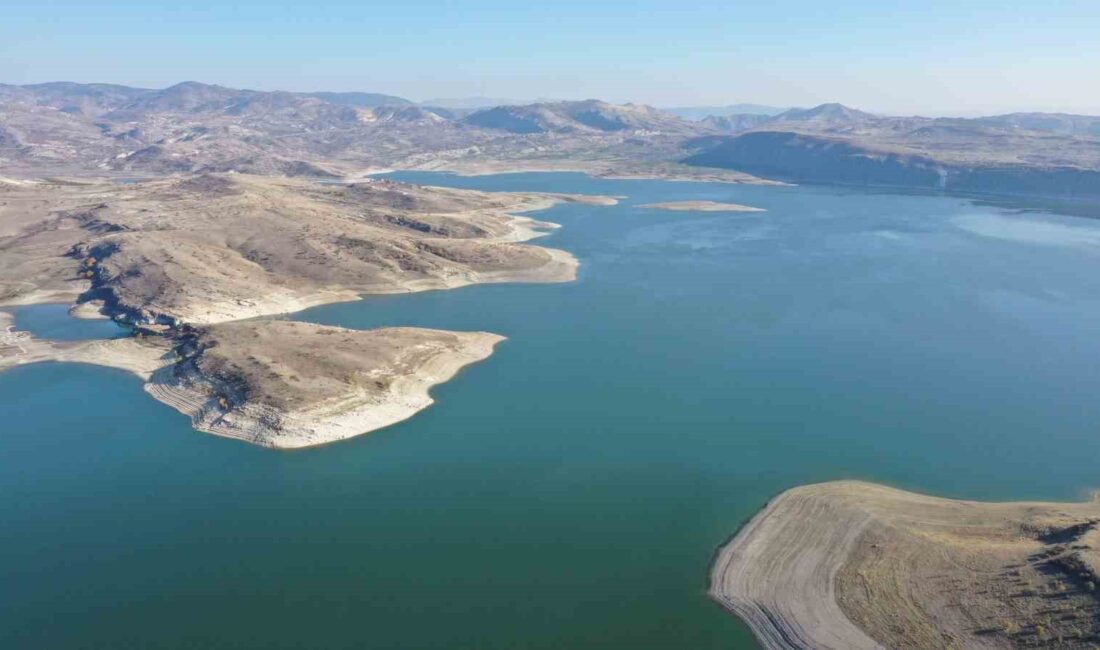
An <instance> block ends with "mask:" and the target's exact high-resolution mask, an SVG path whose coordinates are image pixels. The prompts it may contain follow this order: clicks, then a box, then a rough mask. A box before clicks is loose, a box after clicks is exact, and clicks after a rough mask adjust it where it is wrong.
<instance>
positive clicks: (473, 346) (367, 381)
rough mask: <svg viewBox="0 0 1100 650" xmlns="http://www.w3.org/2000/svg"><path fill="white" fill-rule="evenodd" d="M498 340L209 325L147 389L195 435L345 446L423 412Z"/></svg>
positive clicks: (418, 331) (411, 331) (421, 332)
mask: <svg viewBox="0 0 1100 650" xmlns="http://www.w3.org/2000/svg"><path fill="white" fill-rule="evenodd" d="M502 340H504V337H502V336H498V335H496V334H488V333H486V332H447V331H442V330H431V329H423V328H384V329H377V330H369V331H358V330H349V329H344V328H340V327H326V326H323V325H314V324H311V323H297V322H290V321H245V322H240V323H225V324H221V325H214V326H211V327H207V328H202V329H201V330H199V331H197V332H195V333H193V335H192V336H190V337H189V338H188V339H187V340H185V341H184V342H183V343H181V344H180V345H179V346H178V347H177V348H176V350H177V352H178V353H179V354H180V355H181V356H182V360H181V361H180V362H179V363H176V364H173V365H170V366H166V367H164V368H163V369H161V370H159V371H158V372H156V373H155V374H154V375H153V376H152V378H151V380H150V382H149V383H148V384H147V385H146V390H147V391H149V393H150V394H152V395H153V396H154V397H156V398H157V399H159V400H161V401H162V402H165V403H166V404H169V405H170V406H172V407H173V408H175V409H177V410H179V411H181V412H183V413H185V414H187V415H189V416H191V419H192V423H193V425H194V427H195V428H196V429H199V430H201V431H206V432H209V433H213V434H217V435H220V436H226V437H231V438H239V439H241V440H245V441H247V442H251V443H254V444H258V445H263V446H267V447H280V448H293V447H306V446H311V445H318V444H322V443H326V442H332V441H335V440H342V439H345V438H350V437H353V436H356V435H359V434H361V433H364V432H367V431H373V430H375V429H378V428H381V427H384V426H388V425H390V424H394V423H396V422H400V421H401V420H404V419H406V418H408V417H410V416H412V415H413V414H415V413H416V412H418V411H420V410H422V409H424V408H426V407H428V406H429V405H430V404H431V403H432V399H431V397H430V396H429V394H428V391H429V389H430V388H431V387H432V386H435V385H436V384H439V383H441V382H444V381H446V380H448V379H450V378H451V377H452V376H454V374H455V373H457V372H458V371H459V370H460V369H461V368H462V367H463V366H466V365H467V364H470V363H473V362H475V361H480V360H482V359H485V358H486V357H488V356H489V355H490V354H492V351H493V347H494V346H495V345H496V344H497V343H498V342H500V341H502Z"/></svg>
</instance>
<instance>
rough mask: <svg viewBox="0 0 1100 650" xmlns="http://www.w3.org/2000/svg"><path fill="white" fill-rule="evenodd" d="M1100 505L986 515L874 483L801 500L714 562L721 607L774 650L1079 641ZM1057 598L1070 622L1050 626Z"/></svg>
mask: <svg viewBox="0 0 1100 650" xmlns="http://www.w3.org/2000/svg"><path fill="white" fill-rule="evenodd" d="M1098 525H1100V502H1096V501H1092V502H1085V503H1041V502H978V501H962V500H953V499H944V498H939V497H932V496H927V495H923V494H917V493H913V492H906V491H903V490H898V489H894V488H889V487H885V486H881V485H876V484H873V483H866V482H861V481H834V482H830V483H818V484H812V485H805V486H800V487H795V488H791V489H789V490H786V491H784V492H782V493H781V494H779V495H778V496H776V497H774V498H772V499H771V500H770V501H768V503H767V504H766V505H765V506H764V507H763V508H762V509H761V510H760V511H759V512H757V513H756V514H755V515H754V516H753V517H752V518H751V519H750V520H749V521H748V522H746V523H745V524H744V525H743V526H742V527H741V529H740V530H739V531H738V532H737V533H736V534H735V535H734V536H733V537H731V538H730V539H729V540H727V542H725V543H724V544H723V545H722V546H720V547H719V548H718V549H717V551H716V553H715V555H714V556H713V558H712V563H711V566H710V569H709V585H708V590H707V593H708V596H709V597H710V598H711V599H713V600H714V601H716V602H717V603H718V604H719V605H721V606H722V607H724V608H725V609H726V610H728V611H729V612H731V613H733V614H734V615H736V616H738V617H739V618H740V619H741V620H742V621H744V622H745V623H746V625H748V627H749V628H750V630H751V631H752V632H753V634H754V636H755V637H756V639H757V641H758V642H759V643H760V644H761V646H762V647H764V648H765V649H767V650H774V649H780V648H782V649H794V648H798V649H809V648H836V649H841V648H856V649H871V648H883V647H1006V646H1014V645H1017V644H1019V643H1024V644H1025V645H1030V644H1032V643H1034V642H1035V641H1040V642H1041V641H1043V639H1053V638H1059V639H1066V640H1067V641H1068V640H1070V639H1077V640H1079V641H1080V643H1081V644H1083V645H1080V646H1079V645H1078V644H1069V645H1068V646H1067V647H1088V645H1089V643H1088V642H1089V641H1090V639H1094V638H1095V637H1096V635H1098V634H1100V624H1097V625H1094V624H1093V623H1092V621H1094V620H1095V615H1094V613H1095V612H1098V611H1100V599H1098V596H1097V594H1096V592H1095V591H1093V590H1092V589H1091V588H1090V587H1089V585H1090V584H1096V583H1097V581H1098V580H1100V577H1098V575H1100V573H1098V571H1100V529H1097V526H1098ZM1048 594H1057V598H1058V601H1056V602H1059V603H1062V605H1059V606H1058V608H1057V609H1058V610H1059V611H1064V613H1065V615H1064V616H1062V617H1061V618H1056V619H1055V620H1053V621H1052V620H1051V619H1052V617H1051V616H1050V615H1049V610H1050V607H1051V604H1052V603H1051V601H1050V600H1049V598H1050V597H1049V596H1048Z"/></svg>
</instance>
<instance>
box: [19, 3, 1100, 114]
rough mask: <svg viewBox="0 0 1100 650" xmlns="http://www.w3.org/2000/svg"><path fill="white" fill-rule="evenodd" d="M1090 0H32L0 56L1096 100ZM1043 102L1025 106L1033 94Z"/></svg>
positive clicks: (569, 86) (480, 85)
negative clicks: (824, 5) (626, 1)
mask: <svg viewBox="0 0 1100 650" xmlns="http://www.w3.org/2000/svg"><path fill="white" fill-rule="evenodd" d="M1098 21H1100V7H1098V6H1096V5H1095V4H1094V3H1086V2H1075V1H1073V2H1064V3H1059V4H1058V5H1057V6H1046V5H1040V4H1039V3H1034V4H1033V5H1032V6H1022V7H1021V6H1013V7H1011V8H1006V7H1004V6H1001V5H996V4H993V3H988V2H984V1H969V2H967V1H965V0H964V1H955V2H947V1H945V0H932V1H931V2H929V3H926V4H925V5H924V6H922V7H920V8H919V9H918V8H913V7H909V6H906V3H903V2H900V1H889V2H881V3H875V4H872V3H864V2H855V3H847V4H844V5H840V6H832V7H830V9H829V11H828V13H823V12H822V11H821V10H820V8H819V7H818V6H817V5H816V4H815V3H812V2H809V0H779V1H777V2H769V3H767V4H763V3H760V4H754V5H739V6H733V4H732V3H726V2H718V1H715V0H703V1H701V2H698V3H694V4H693V5H691V6H690V7H689V8H686V7H685V6H684V5H682V4H679V3H671V2H666V1H659V0H643V1H642V2H639V3H635V4H634V5H632V6H630V7H629V8H623V7H620V6H616V5H614V4H611V3H601V2H595V3H592V2H588V3H580V2H573V1H568V0H567V1H565V2H560V3H556V4H554V5H547V6H515V5H514V4H513V3H509V2H503V1H502V0H476V1H472V2H462V3H456V2H448V1H446V0H414V1H412V2H405V3H401V5H400V6H385V7H373V8H372V7H363V6H360V5H356V4H353V3H349V2H330V3H324V4H311V5H308V6H302V5H300V4H298V3H291V2H286V1H284V0H279V1H276V2H264V3H260V2H257V1H255V0H244V1H242V2H237V3H234V4H231V5H227V4H222V3H211V2H196V3H191V4H190V5H188V6H180V5H176V4H172V3H167V2H155V1H154V2H143V3H138V2H130V1H122V2H111V3H106V4H100V5H97V6H95V7H89V6H86V5H85V4H82V3H78V2H75V1H73V0H59V1H50V0H45V1H43V2H38V3H34V4H24V5H21V6H19V7H13V8H9V9H8V10H7V12H6V16H5V20H4V21H3V23H2V24H0V69H3V70H5V71H6V72H5V73H4V74H3V76H4V77H5V81H6V82H9V83H15V84H28V83H42V82H47V81H59V80H66V81H76V82H82V83H93V82H97V83H118V84H123V85H129V86H139V87H152V88H163V87H167V86H170V85H173V84H174V83H177V82H179V81H181V80H188V79H193V80H196V81H201V82H204V83H213V84H219V85H224V86H229V87H234V88H251V89H256V90H294V91H300V92H314V91H359V92H375V93H385V94H392V95H397V96H401V97H406V98H409V99H412V100H417V101H422V100H425V99H431V98H438V97H455V98H464V97H475V96H483V97H494V98H495V97H501V98H516V100H518V101H529V100H528V99H527V98H546V97H552V98H556V99H586V98H599V99H604V100H607V101H611V102H614V103H626V102H634V103H642V104H649V105H653V106H660V107H679V106H723V105H727V104H736V103H754V104H766V105H772V106H779V107H786V106H802V107H806V106H814V105H817V104H821V103H826V102H834V101H835V102H840V103H843V104H846V105H849V106H854V107H857V108H860V109H863V110H868V111H872V112H877V113H888V114H899V115H911V114H922V115H977V114H994V113H1009V112H1017V111H1045V112H1069V113H1093V114H1095V113H1100V88H1097V87H1096V86H1095V84H1091V85H1090V84H1085V83H1082V81H1083V80H1086V79H1088V78H1090V77H1091V76H1094V74H1095V70H1097V69H1100V48H1096V47H1095V46H1094V45H1093V43H1094V34H1093V31H1094V26H1095V25H1096V24H1097V22H1098ZM1037 98H1041V99H1037Z"/></svg>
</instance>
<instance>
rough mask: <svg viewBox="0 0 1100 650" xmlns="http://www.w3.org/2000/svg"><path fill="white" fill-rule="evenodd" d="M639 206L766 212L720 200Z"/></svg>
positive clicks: (675, 209) (662, 208)
mask: <svg viewBox="0 0 1100 650" xmlns="http://www.w3.org/2000/svg"><path fill="white" fill-rule="evenodd" d="M638 207H639V208H651V209H654V210H670V211H673V212H766V210H764V208H754V207H752V206H750V205H741V204H739V203H720V202H718V201H668V202H666V203H647V204H645V205H639V206H638Z"/></svg>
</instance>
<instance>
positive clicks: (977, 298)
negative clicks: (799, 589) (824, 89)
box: [0, 174, 1100, 649]
mask: <svg viewBox="0 0 1100 650" xmlns="http://www.w3.org/2000/svg"><path fill="white" fill-rule="evenodd" d="M398 177H399V178H402V179H406V180H414V181H422V182H434V183H436V184H449V185H458V186H464V187H477V188H483V189H515V190H520V189H522V190H552V191H575V192H590V193H605V194H621V195H627V196H629V197H630V198H629V199H628V200H627V201H625V202H624V204H623V205H621V206H618V207H612V208H608V207H591V206H577V205H563V206H558V207H555V208H553V209H551V210H549V211H547V212H545V213H543V214H542V215H540V216H543V217H544V218H546V219H549V220H552V221H557V222H559V223H562V224H563V225H564V228H562V229H561V230H559V231H557V232H556V233H555V234H554V235H552V236H551V237H550V238H548V239H546V240H544V241H545V243H546V244H548V245H554V246H558V247H562V248H566V249H568V250H570V251H572V252H574V253H575V254H576V255H577V256H578V257H579V258H580V259H581V260H582V263H583V266H582V272H581V277H580V280H579V281H578V282H576V283H572V284H566V285H541V286H521V285H514V286H513V285H509V286H480V287H469V288H465V289H460V290H455V291H448V292H437V293H425V294H417V295H408V296H391V297H382V298H372V299H368V300H365V301H363V302H358V303H348V304H342V305H329V306H325V307H320V308H316V309H313V310H310V311H308V312H305V313H304V314H300V315H298V316H296V317H298V318H305V319H308V320H312V321H316V322H322V323H333V324H340V325H345V326H351V327H374V326H378V325H423V326H434V327H444V328H453V329H479V330H488V331H493V332H498V333H501V334H505V335H507V336H508V337H509V340H508V341H507V342H506V343H504V344H502V345H501V346H500V347H499V348H498V351H497V353H496V354H495V355H493V357H492V358H490V359H489V360H487V361H486V362H484V363H482V364H479V365H477V366H474V367H472V368H470V369H469V370H467V371H466V372H464V373H463V374H462V375H461V376H460V377H459V378H457V379H456V380H455V381H453V382H451V383H449V384H446V385H444V386H442V387H439V388H438V389H437V390H435V391H434V394H435V396H436V398H437V400H438V403H437V404H436V405H435V406H433V407H432V408H431V409H429V410H427V411H425V412H424V413H422V414H420V415H418V416H417V417H415V418H413V419H412V420H409V421H407V422H405V423H403V424H400V425H398V426H394V427H392V428H389V429H386V430H383V431H379V432H376V433H374V434H372V435H369V436H364V437H361V438H358V439H355V440H350V441H347V442H344V443H340V444H335V445H331V446H327V447H322V448H318V449H313V450H305V451H301V452H294V453H280V452H273V451H270V450H264V449H258V448H253V447H249V446H246V445H243V444H241V443H237V442H234V441H230V440H223V439H218V438H214V437H211V436H207V435H204V434H199V433H195V432H193V431H191V429H190V428H189V426H188V424H187V422H186V420H185V418H183V417H182V416H180V415H178V414H177V413H175V412H174V411H172V410H170V409H168V408H167V407H165V406H162V405H160V404H158V403H156V402H154V401H153V400H152V399H151V398H149V397H147V396H146V395H145V394H144V393H143V392H142V391H141V390H140V383H139V381H138V380H137V379H135V378H132V377H130V376H128V375H126V374H124V373H121V372H116V371H110V370H105V369H99V368H91V367H85V366H77V365H58V364H47V365H41V366H33V367H20V368H17V369H15V370H12V371H9V372H6V373H4V374H0V423H2V424H0V430H2V432H3V433H2V435H0V521H3V522H4V523H3V526H2V527H0V647H4V648H9V647H11V648H93V647H95V648H108V647H110V648H117V647H142V648H196V647H204V648H205V647H214V648H303V647H309V648H418V649H419V648H448V649H449V648H463V649H464V648H492V649H504V648H508V649H512V648H547V649H549V648H555V649H556V648H584V649H605V648H677V649H678V648H743V647H752V641H751V639H750V638H749V637H748V636H747V635H746V633H745V632H744V630H743V628H742V627H741V625H740V624H739V623H738V622H737V621H735V620H733V619H732V618H730V617H728V616H726V615H725V614H724V613H723V612H722V611H721V610H720V609H718V608H717V607H716V606H714V605H712V604H710V603H709V602H708V601H707V600H706V598H705V597H704V589H705V586H706V585H705V581H706V573H707V563H708V560H709V557H710V554H711V552H712V551H713V549H714V547H715V546H716V545H718V544H720V543H721V542H722V541H723V540H724V539H725V538H726V537H727V536H728V535H729V534H731V533H732V532H734V530H735V529H736V528H737V526H738V525H739V524H740V523H741V522H742V521H743V520H744V519H745V518H747V517H748V516H750V515H751V514H752V513H753V512H754V511H755V510H756V509H757V508H758V507H760V506H761V505H762V504H763V502H764V501H765V500H766V499H767V498H768V497H769V496H771V495H772V494H774V493H775V492H777V491H778V490H781V489H783V488H785V487H788V486H790V485H794V484H798V483H804V482H808V481H818V480H826V479H833V478H842V477H858V478H868V479H873V480H879V481H885V482H887V483H891V484H894V485H899V486H903V487H908V488H913V489H918V490H923V491H929V492H934V493H938V494H944V495H950V496H965V497H973V498H991V499H1007V498H1039V499H1075V498H1079V497H1081V496H1082V495H1083V494H1084V493H1085V492H1086V491H1087V490H1089V489H1091V488H1093V487H1098V486H1100V477H1098V473H1097V470H1096V468H1097V466H1098V464H1097V461H1098V459H1100V426H1098V424H1100V400H1098V399H1097V395H1098V394H1100V364H1098V363H1097V359H1100V336H1097V332H1098V331H1100V223H1098V222H1096V221H1092V220H1088V219H1081V218H1074V217H1064V216H1056V215H1043V214H1027V215H1018V214H1013V213H1010V212H1007V211H1005V210H1003V209H1001V208H997V207H994V206H977V205H973V204H971V203H969V202H967V201H964V200H960V199H952V198H941V197H924V196H892V195H884V194H861V193H858V192H852V191H838V190H830V189H821V188H808V187H801V188H765V187H738V186H730V185H716V184H702V183H670V182H660V181H608V180H596V179H589V178H586V177H583V176H578V175H572V174H540V175H532V174H520V175H508V176H496V177H481V178H459V177H452V176H439V175H426V174H399V175H398ZM684 199H713V200H730V201H735V202H739V203H747V204H749V205H756V206H760V207H764V208H767V209H768V210H769V211H768V212H767V213H763V214H713V215H706V214H693V213H672V212H660V211H653V210H642V209H635V208H633V207H631V206H632V205H633V204H640V203H648V202H654V201H669V200H684Z"/></svg>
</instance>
